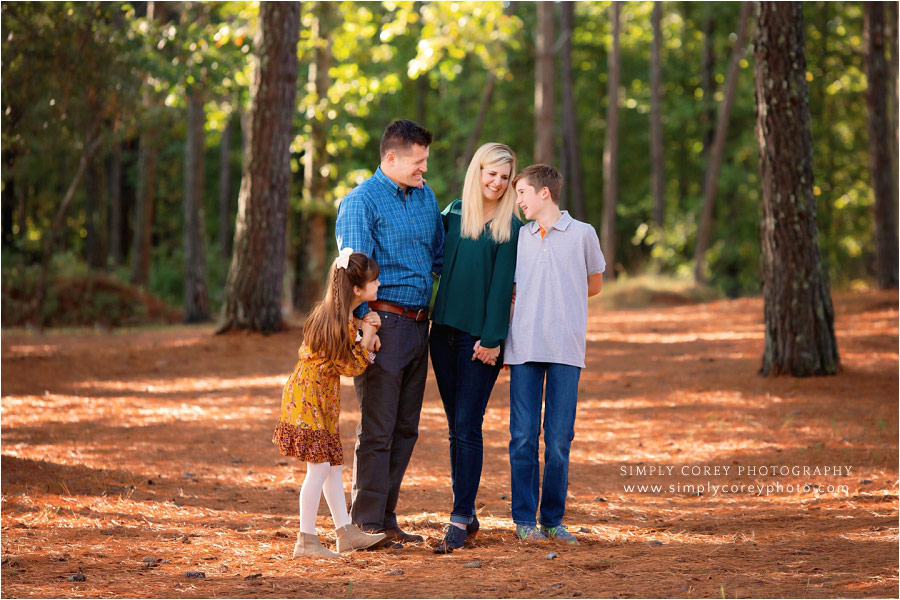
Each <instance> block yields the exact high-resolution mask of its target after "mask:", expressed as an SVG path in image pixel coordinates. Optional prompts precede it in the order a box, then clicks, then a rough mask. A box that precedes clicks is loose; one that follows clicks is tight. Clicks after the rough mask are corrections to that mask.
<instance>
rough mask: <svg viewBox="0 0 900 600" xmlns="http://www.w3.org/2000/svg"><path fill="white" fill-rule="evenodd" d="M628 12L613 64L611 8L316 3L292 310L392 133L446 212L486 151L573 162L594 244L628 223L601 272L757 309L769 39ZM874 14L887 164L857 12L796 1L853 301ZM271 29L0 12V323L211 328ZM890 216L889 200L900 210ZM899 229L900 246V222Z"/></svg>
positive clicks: (185, 10) (579, 212)
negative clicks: (418, 137) (404, 131)
mask: <svg viewBox="0 0 900 600" xmlns="http://www.w3.org/2000/svg"><path fill="white" fill-rule="evenodd" d="M616 4H617V5H618V6H617V10H618V14H619V17H618V22H619V24H620V30H619V32H618V36H617V37H618V40H619V54H614V53H613V51H612V48H613V38H614V35H613V33H614V32H613V25H612V23H613V21H614V19H612V18H611V13H612V12H613V4H612V3H608V2H576V3H557V4H552V3H532V2H514V3H490V2H486V3H474V2H472V3H466V2H453V3H449V2H441V3H438V2H320V3H314V2H304V3H302V4H301V9H300V10H301V25H300V34H299V43H298V45H297V60H298V65H297V80H296V102H295V103H296V110H295V112H294V117H293V131H291V132H286V133H288V134H289V135H290V136H291V137H290V140H289V145H290V152H291V157H290V170H291V179H290V182H289V194H288V196H289V200H288V202H289V208H288V210H287V214H286V215H285V218H284V223H285V227H286V232H287V233H286V244H285V264H286V268H285V271H284V272H285V280H284V293H285V299H284V303H285V306H286V307H292V308H294V309H296V310H298V311H300V312H304V311H306V310H307V309H308V308H309V306H310V305H311V303H312V302H314V301H315V300H317V299H318V298H319V297H321V296H320V294H321V282H322V280H323V279H324V274H325V271H326V268H327V265H328V264H329V263H330V258H331V257H332V256H333V255H334V253H335V252H336V248H335V242H334V236H333V227H334V217H335V214H336V207H337V204H338V203H339V201H340V199H341V198H342V197H343V196H344V195H345V194H346V193H347V192H348V191H349V190H350V189H351V188H352V187H353V186H355V185H357V184H358V183H359V182H361V181H363V180H364V179H365V178H366V177H368V176H369V175H371V173H372V172H373V171H374V169H375V167H376V166H377V164H378V150H377V148H378V141H379V138H380V135H381V133H382V131H383V129H384V127H385V125H386V124H387V123H389V122H390V121H391V120H393V119H395V118H409V119H413V120H415V121H417V122H419V123H421V124H422V125H424V126H426V127H428V128H429V129H431V130H432V131H433V132H434V133H435V142H434V144H433V145H432V147H431V157H430V160H429V170H428V173H427V175H426V177H427V180H428V185H429V186H431V187H432V188H433V189H434V191H435V193H436V195H437V198H438V201H439V204H440V205H441V207H443V206H445V205H447V204H449V203H450V202H451V201H452V200H453V199H454V198H456V197H458V194H459V189H460V187H461V184H462V178H463V174H464V171H465V168H466V166H467V164H468V161H469V158H470V157H471V155H472V153H473V151H474V149H475V148H476V147H477V145H478V144H480V143H483V142H486V141H499V142H503V143H506V144H509V145H510V146H511V147H512V148H513V149H514V150H515V151H516V152H517V154H518V158H519V164H520V166H525V165H527V164H530V163H532V162H539V161H543V162H551V163H554V164H556V165H558V166H560V167H561V169H562V170H563V171H564V173H565V176H566V179H567V185H566V186H565V197H564V198H563V199H562V202H561V203H562V205H563V207H564V208H568V209H569V210H570V211H571V212H572V213H573V215H574V216H576V217H577V218H581V219H584V220H586V221H589V222H590V223H592V224H593V225H594V226H595V227H596V228H597V230H598V232H600V231H601V229H602V228H604V226H605V224H606V225H608V224H610V223H611V224H612V230H611V232H604V233H609V234H610V235H609V236H606V235H604V242H605V243H607V244H608V245H607V246H604V252H606V253H607V255H611V256H613V257H614V261H613V263H614V264H613V271H612V272H611V273H608V276H609V277H608V278H612V277H614V276H618V277H619V278H620V279H621V278H623V277H635V276H638V275H641V274H644V273H653V274H661V275H663V276H665V277H671V278H673V279H677V280H683V281H688V282H696V283H698V284H702V285H704V286H707V285H708V286H709V287H710V288H711V289H712V290H713V292H714V293H718V294H722V295H727V296H729V297H736V296H741V295H754V294H758V293H759V292H760V281H761V279H760V254H761V250H760V230H759V227H760V216H761V210H762V208H761V196H760V182H759V167H758V156H757V155H758V144H757V133H756V119H757V116H756V113H757V109H756V96H755V92H754V72H753V48H752V44H753V40H754V36H753V33H754V32H753V27H754V20H753V19H752V18H750V17H749V16H748V14H749V13H748V11H744V12H742V5H741V4H740V3H726V2H721V3H719V2H710V3H692V2H669V3H662V4H659V5H654V4H653V3H649V2H623V3H616ZM878 4H883V5H884V7H885V15H886V18H885V20H884V23H885V24H886V25H885V27H886V28H885V30H884V46H883V51H884V53H885V54H884V58H886V60H887V66H888V77H887V87H886V88H885V89H884V90H882V92H881V93H883V94H884V96H886V98H887V106H888V108H889V110H888V121H887V127H888V128H887V129H886V130H885V135H886V138H889V142H890V145H891V154H890V159H891V160H890V162H889V163H888V164H882V165H875V166H872V165H871V163H870V153H869V148H870V139H869V134H868V118H869V103H867V94H868V81H867V77H866V61H867V57H868V53H869V52H870V49H869V46H868V45H867V43H866V40H867V39H868V38H867V37H866V35H865V31H864V27H865V24H864V21H865V18H864V17H865V15H864V8H865V5H864V3H861V2H807V3H804V4H803V20H804V33H805V44H806V61H807V67H806V69H807V72H806V80H807V82H808V90H809V112H810V124H811V130H812V131H811V133H812V142H813V168H814V188H813V193H814V195H815V197H816V202H817V204H816V211H817V214H816V219H817V225H818V241H819V245H820V248H821V255H822V261H823V264H824V266H825V268H826V269H827V272H828V274H829V276H830V281H831V285H832V287H833V288H838V289H847V288H852V289H857V288H865V287H869V286H872V285H875V282H876V281H877V280H879V281H880V279H879V276H878V273H877V272H876V240H875V227H876V223H875V216H874V213H873V206H874V204H875V199H874V196H875V195H874V193H873V187H872V183H871V181H872V179H871V173H872V171H871V170H870V169H873V168H874V169H880V170H881V171H882V172H883V171H884V169H887V170H888V172H889V173H890V174H891V180H892V181H894V182H896V179H897V177H896V173H897V170H896V169H897V167H896V165H897V145H896V131H897V101H896V98H897V85H896V81H897V52H896V47H897V45H896V44H897V42H896V39H897V27H896V23H897V3H895V2H886V3H878ZM257 15H258V5H257V4H256V3H240V2H220V3H196V2H175V3H155V2H150V3H146V2H134V3H120V2H83V3H69V2H62V3H43V2H28V3H26V2H4V3H3V4H2V29H3V34H2V51H3V57H4V60H3V67H2V68H3V73H2V76H3V83H2V98H3V100H2V104H3V134H2V135H3V137H2V153H3V158H2V179H3V190H2V194H3V196H2V248H3V250H2V269H3V325H4V326H11V325H21V324H25V323H40V324H42V325H43V324H48V325H74V324H95V323H96V324H100V325H104V326H117V325H126V324H136V323H142V322H147V321H152V320H160V319H162V320H165V319H170V320H187V321H192V320H204V319H207V318H215V316H216V315H217V314H218V313H219V312H220V310H221V308H222V306H223V303H224V302H225V287H226V286H225V282H226V276H227V273H228V270H229V265H230V264H231V261H232V243H233V239H234V229H235V215H236V212H237V198H238V193H239V189H240V186H241V177H242V160H243V156H244V152H243V149H242V140H243V139H245V137H246V136H245V135H244V134H243V132H246V130H247V127H248V119H247V115H248V101H249V98H250V84H251V73H252V68H253V67H252V62H253V61H252V60H251V57H252V56H253V54H254V47H253V41H254V38H255V36H256V33H257V31H256V30H257V25H258V23H257ZM654 30H656V34H655V33H654ZM654 39H656V40H657V41H658V46H657V47H658V53H657V52H655V51H654ZM548 40H549V42H548ZM657 61H658V62H657ZM732 63H733V64H734V68H733V73H734V75H733V76H730V75H729V73H730V72H732V70H730V65H732ZM654 64H657V65H658V67H659V71H658V72H659V96H658V97H659V100H660V101H659V104H658V107H659V108H658V113H657V114H659V119H658V123H659V127H660V128H661V136H659V137H657V138H656V139H658V140H661V141H660V142H659V143H658V144H657V145H656V147H655V148H654V147H653V146H654V143H653V142H654V135H653V134H652V123H654V119H653V118H652V117H653V114H654V110H655V109H654V94H653V93H652V92H653V85H652V84H653V81H654V77H653V73H654V69H653V66H654ZM611 75H614V76H615V78H616V79H615V80H614V81H613V84H614V85H613V86H612V88H613V92H612V93H611V92H610V87H611V86H610V77H611ZM616 81H618V84H617V85H615V83H616ZM732 81H733V84H732ZM729 84H731V85H729ZM542 86H543V87H542ZM536 88H537V89H538V90H539V91H537V92H536ZM729 90H733V92H730V91H729ZM611 100H615V101H616V102H615V103H614V105H615V107H616V108H617V109H618V110H617V112H616V111H610V108H611ZM723 106H724V107H725V108H724V109H723ZM720 112H721V113H724V114H723V116H720ZM611 113H612V114H613V115H614V116H613V119H614V123H615V125H616V126H617V130H618V135H617V137H616V140H615V146H616V148H615V151H614V152H612V153H611V148H610V145H611V144H610V140H609V130H610V122H609V121H610V115H611ZM537 123H541V124H542V127H540V128H539V127H538V125H537ZM726 124H727V125H726ZM724 126H727V129H724V128H723V127H724ZM717 130H719V131H721V133H720V136H721V138H722V139H721V142H722V143H720V144H718V145H717V144H716V143H715V138H716V132H717ZM541 131H544V132H549V133H552V135H551V136H547V137H546V138H545V137H542V136H540V135H537V134H538V133H539V132H541ZM888 132H893V133H892V134H889V133H888ZM604 161H606V162H607V166H606V168H604ZM654 161H657V164H661V165H662V170H661V173H662V176H661V179H660V180H659V181H660V183H659V184H658V185H654V178H653V177H652V176H651V174H652V173H654V172H658V171H655V169H654V166H653V163H654ZM717 164H720V168H715V169H714V173H715V174H716V176H715V177H713V182H712V185H713V188H712V193H709V194H707V193H705V192H706V190H705V187H706V183H705V181H706V179H707V176H708V173H709V171H710V168H711V165H717ZM611 184H612V185H611ZM710 197H711V198H712V200H710ZM896 198H897V192H896V184H895V187H894V188H893V199H894V200H893V203H894V208H893V210H894V211H895V213H896ZM710 202H713V203H714V204H711V205H710V208H709V209H708V212H709V214H710V215H712V217H713V218H712V219H711V220H709V221H708V222H709V227H710V229H709V235H708V239H706V240H703V241H702V242H700V244H699V245H701V246H702V247H705V250H703V248H701V249H700V251H699V252H698V238H699V237H702V236H701V235H700V234H699V231H700V230H701V229H702V228H701V227H700V223H701V222H702V221H703V218H702V215H703V213H704V206H705V205H707V204H709V203H710ZM610 206H611V207H613V214H614V219H612V220H611V219H609V213H608V212H606V213H605V212H604V211H605V210H607V211H608V210H610V209H609V207H610ZM893 228H894V236H895V237H894V245H895V246H896V217H895V220H894V226H893ZM895 256H896V254H895ZM42 260H43V261H44V263H45V264H44V266H46V271H47V272H48V273H49V274H48V275H47V276H46V279H47V281H46V285H45V283H44V282H43V281H42ZM198 261H199V264H200V265H201V267H202V268H201V269H200V270H199V271H198V270H197V269H196V268H195V267H196V265H197V264H198ZM893 277H894V279H893V285H896V262H895V263H894V275H893ZM198 286H200V287H202V288H203V289H202V294H200V293H197V290H198V289H199V288H198ZM43 287H46V290H45V291H44V290H42V288H43ZM186 288H189V289H191V290H193V293H190V294H185V289H186ZM145 292H149V293H150V294H151V295H152V296H153V297H155V298H159V299H161V300H162V302H159V301H156V300H154V299H153V298H152V297H150V296H147V295H146V294H145ZM39 296H40V301H38V297H39ZM188 296H190V297H191V299H190V300H189V299H187V297H188ZM198 298H200V300H199V304H200V306H199V308H200V310H199V311H197V310H196V309H197V304H198V300H197V299H198ZM179 305H182V306H184V307H185V309H184V312H182V311H181V310H179V309H177V308H174V307H177V306H179Z"/></svg>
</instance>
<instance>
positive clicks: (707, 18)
mask: <svg viewBox="0 0 900 600" xmlns="http://www.w3.org/2000/svg"><path fill="white" fill-rule="evenodd" d="M715 6H716V5H715V4H713V3H712V2H704V3H703V7H704V11H705V14H704V17H703V69H702V71H701V72H700V85H701V87H702V88H703V105H704V106H705V107H706V111H705V112H704V113H703V116H702V121H703V128H704V132H703V158H704V162H707V163H708V161H709V150H710V148H711V147H712V143H713V136H715V129H714V127H715V122H716V103H715V94H716V80H715V76H716V73H715V69H716V20H715V19H714V18H713V15H712V12H713V10H714V7H715ZM707 169H708V167H706V168H704V171H703V179H704V180H706V170H707Z"/></svg>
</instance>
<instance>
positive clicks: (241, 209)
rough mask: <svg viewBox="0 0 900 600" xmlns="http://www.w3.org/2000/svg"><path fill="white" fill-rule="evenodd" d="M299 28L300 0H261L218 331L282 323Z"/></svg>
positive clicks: (273, 326) (276, 326)
mask: <svg viewBox="0 0 900 600" xmlns="http://www.w3.org/2000/svg"><path fill="white" fill-rule="evenodd" d="M299 30H300V5H299V3H293V2H264V3H262V4H260V7H259V30H258V32H257V35H256V39H255V40H254V45H253V47H254V49H255V50H254V51H255V53H256V61H255V65H254V68H253V80H252V83H251V88H250V99H251V100H250V104H251V105H250V116H249V121H250V127H249V131H248V135H249V138H248V140H247V153H246V155H245V156H244V168H243V173H242V176H241V190H240V193H239V195H238V214H237V221H236V224H235V233H234V252H233V254H232V260H231V268H230V269H229V271H228V279H227V282H226V285H225V307H224V312H223V321H222V325H221V326H220V327H219V332H224V331H227V330H229V329H233V328H235V329H250V330H253V331H261V332H271V331H278V330H280V329H281V328H282V313H281V293H282V285H283V284H282V276H283V275H284V256H285V254H284V248H285V218H286V216H287V206H288V185H289V182H290V177H291V170H290V143H291V140H292V138H293V115H294V99H295V96H296V90H297V43H298V41H299Z"/></svg>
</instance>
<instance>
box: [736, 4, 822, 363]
mask: <svg viewBox="0 0 900 600" xmlns="http://www.w3.org/2000/svg"><path fill="white" fill-rule="evenodd" d="M756 19H757V34H756V43H755V44H754V48H755V63H756V67H755V69H756V103H757V122H756V130H757V138H758V142H759V171H760V184H761V187H762V190H761V191H762V202H763V217H762V218H763V222H762V227H761V230H762V232H761V236H762V240H761V242H762V244H761V245H762V276H763V295H764V298H765V330H766V341H765V350H764V352H763V360H762V368H761V369H760V373H761V374H762V375H781V374H791V375H793V376H795V377H807V376H812V375H831V374H834V373H835V372H837V369H838V368H839V363H840V360H839V357H838V349H837V342H836V340H835V337H834V311H833V309H832V304H831V294H830V291H829V287H828V275H827V273H826V271H825V269H824V267H823V266H822V261H821V258H820V254H819V244H818V241H817V235H818V231H817V227H816V201H815V197H814V196H813V162H812V135H811V133H810V127H809V118H810V117H809V105H808V92H807V86H806V56H805V52H804V35H803V27H804V25H803V12H802V8H801V5H800V3H799V2H790V3H780V2H761V3H759V8H758V9H757V17H756Z"/></svg>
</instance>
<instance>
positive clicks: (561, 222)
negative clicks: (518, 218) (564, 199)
mask: <svg viewBox="0 0 900 600" xmlns="http://www.w3.org/2000/svg"><path fill="white" fill-rule="evenodd" d="M573 220H574V219H572V217H571V216H569V211H567V210H564V211H562V215H561V216H560V217H559V219H557V221H556V223H554V224H553V227H551V228H550V229H558V230H560V231H565V230H566V229H568V228H569V224H570V223H571V222H572V221H573ZM528 227H530V228H531V229H530V231H531V234H532V235H534V234H536V233H537V232H538V231H540V229H541V226H540V224H539V223H538V222H537V221H532V222H531V223H529V224H528Z"/></svg>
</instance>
